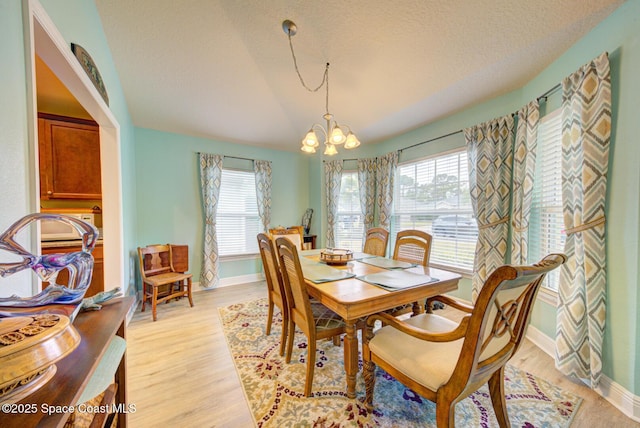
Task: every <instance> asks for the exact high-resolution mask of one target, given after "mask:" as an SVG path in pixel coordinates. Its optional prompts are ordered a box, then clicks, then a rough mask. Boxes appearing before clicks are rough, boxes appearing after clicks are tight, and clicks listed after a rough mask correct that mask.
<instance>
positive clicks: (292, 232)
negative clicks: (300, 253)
mask: <svg viewBox="0 0 640 428" xmlns="http://www.w3.org/2000/svg"><path fill="white" fill-rule="evenodd" d="M269 234H270V235H271V239H273V240H274V241H275V239H276V238H280V237H285V238H287V239H289V240H290V241H292V242H293V243H294V244H295V245H296V248H297V249H298V250H301V249H302V243H303V242H304V228H303V227H302V226H291V227H286V228H285V227H276V228H273V229H269Z"/></svg>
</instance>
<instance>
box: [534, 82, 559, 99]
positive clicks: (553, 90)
mask: <svg viewBox="0 0 640 428" xmlns="http://www.w3.org/2000/svg"><path fill="white" fill-rule="evenodd" d="M561 87H562V83H558V84H557V85H556V86H554V87H553V88H551V89H549V90H548V91H547V92H545V93H544V94H542V95H540V96H539V97H538V98H536V99H537V100H538V101H540V100H541V99H543V98H544V99H545V100H546V99H547V97H548V96H549V95H551V94H553V93H554V92H555V91H557V90H558V89H560V88H561Z"/></svg>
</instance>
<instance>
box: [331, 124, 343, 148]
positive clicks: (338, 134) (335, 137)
mask: <svg viewBox="0 0 640 428" xmlns="http://www.w3.org/2000/svg"><path fill="white" fill-rule="evenodd" d="M346 139H347V137H345V136H344V132H342V129H340V127H339V126H338V125H336V126H335V127H334V128H333V130H332V131H331V144H342V143H344V142H345V141H346Z"/></svg>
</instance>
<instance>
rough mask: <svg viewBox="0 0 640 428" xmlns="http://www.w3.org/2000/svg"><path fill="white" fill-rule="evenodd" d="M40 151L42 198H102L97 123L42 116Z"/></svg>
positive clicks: (39, 137)
mask: <svg viewBox="0 0 640 428" xmlns="http://www.w3.org/2000/svg"><path fill="white" fill-rule="evenodd" d="M38 150H39V156H40V159H39V162H40V198H41V199H92V200H100V199H102V184H101V174H100V128H99V126H98V124H97V123H95V122H93V121H91V120H85V119H75V118H67V117H64V116H55V115H49V114H43V113H40V114H38Z"/></svg>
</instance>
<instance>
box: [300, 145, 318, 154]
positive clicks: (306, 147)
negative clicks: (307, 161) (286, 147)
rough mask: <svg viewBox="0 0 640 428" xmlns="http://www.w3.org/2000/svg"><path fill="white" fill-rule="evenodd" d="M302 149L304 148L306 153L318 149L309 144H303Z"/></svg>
mask: <svg viewBox="0 0 640 428" xmlns="http://www.w3.org/2000/svg"><path fill="white" fill-rule="evenodd" d="M300 150H302V151H303V152H305V153H315V152H316V149H315V147H313V146H307V145H306V144H303V145H302V147H300Z"/></svg>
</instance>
